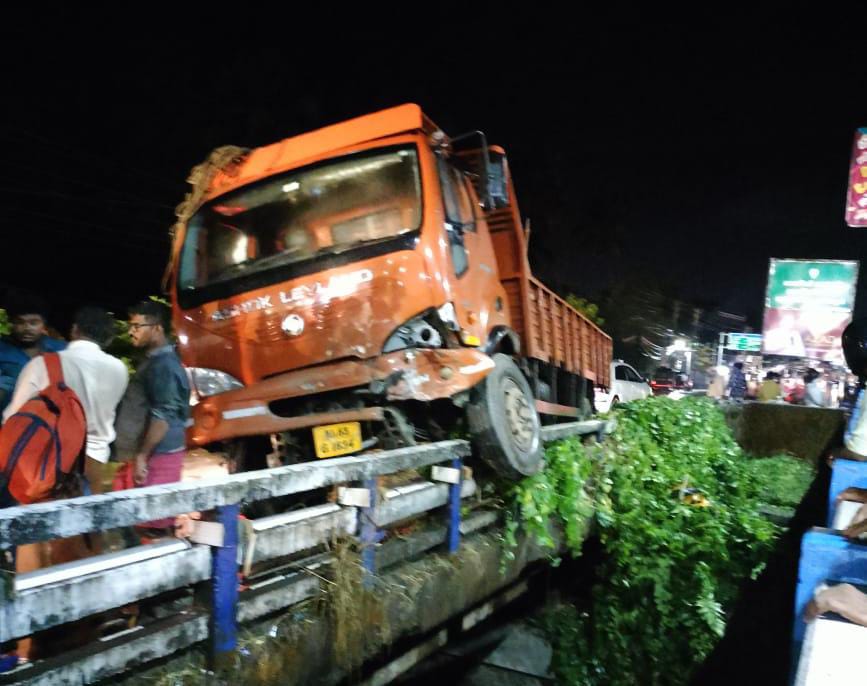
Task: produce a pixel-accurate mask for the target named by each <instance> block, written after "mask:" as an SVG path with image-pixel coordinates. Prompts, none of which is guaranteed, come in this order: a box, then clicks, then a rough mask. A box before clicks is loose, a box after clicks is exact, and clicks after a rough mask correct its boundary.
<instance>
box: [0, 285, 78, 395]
mask: <svg viewBox="0 0 867 686" xmlns="http://www.w3.org/2000/svg"><path fill="white" fill-rule="evenodd" d="M46 309H47V308H46V307H45V303H44V302H43V301H42V299H41V298H37V297H35V296H24V295H21V296H19V297H17V298H15V299H13V300H12V301H11V302H10V303H8V306H7V309H6V314H7V315H8V317H9V324H10V328H11V333H10V334H9V335H8V336H3V338H2V339H0V412H2V411H3V410H4V409H5V408H6V405H8V404H9V401H10V400H11V399H12V391H14V390H15V382H16V381H18V375H19V374H20V373H21V369H22V368H23V367H24V365H25V364H27V363H28V362H30V360H31V359H32V358H34V357H36V356H37V355H41V354H42V353H47V352H59V351H60V350H63V349H64V348H66V342H65V341H61V340H58V339H56V338H50V337H49V336H48V334H47V332H46V328H45V312H46Z"/></svg>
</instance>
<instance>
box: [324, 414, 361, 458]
mask: <svg viewBox="0 0 867 686" xmlns="http://www.w3.org/2000/svg"><path fill="white" fill-rule="evenodd" d="M313 445H314V446H315V448H316V457H319V458H323V457H337V456H338V455H347V454H348V453H355V452H358V451H359V450H361V423H360V422H343V423H342V424H328V425H326V426H317V427H314V429H313Z"/></svg>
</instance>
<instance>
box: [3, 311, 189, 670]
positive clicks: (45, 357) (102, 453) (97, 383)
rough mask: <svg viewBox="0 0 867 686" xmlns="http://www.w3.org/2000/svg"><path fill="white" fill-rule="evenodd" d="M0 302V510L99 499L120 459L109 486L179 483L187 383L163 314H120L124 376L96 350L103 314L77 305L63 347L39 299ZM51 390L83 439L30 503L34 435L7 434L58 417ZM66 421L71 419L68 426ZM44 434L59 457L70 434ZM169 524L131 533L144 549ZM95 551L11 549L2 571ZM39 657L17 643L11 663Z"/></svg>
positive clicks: (108, 321)
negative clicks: (4, 326) (131, 353)
mask: <svg viewBox="0 0 867 686" xmlns="http://www.w3.org/2000/svg"><path fill="white" fill-rule="evenodd" d="M5 305H6V313H7V317H8V321H9V329H10V331H9V333H8V335H5V336H3V337H2V340H0V410H2V421H3V424H2V427H0V446H5V445H7V444H8V443H9V440H7V441H6V442H5V443H4V439H8V438H9V436H12V437H14V439H15V441H14V446H15V448H14V449H13V450H5V449H4V450H3V451H2V453H0V507H4V506H6V507H8V506H10V505H16V504H29V503H31V502H40V501H44V500H47V499H56V498H61V497H70V496H75V495H81V494H83V493H88V492H89V493H102V492H104V490H105V488H106V486H107V485H108V484H107V481H108V479H109V477H110V475H109V473H108V472H107V468H106V466H107V464H108V463H109V461H110V460H116V461H119V462H121V466H120V468H119V469H117V470H116V475H115V477H114V479H113V482H112V484H111V487H113V488H129V487H137V486H149V485H154V484H165V483H172V482H176V481H180V479H181V469H182V465H183V460H184V456H185V429H186V422H187V418H188V414H189V399H190V384H189V381H188V377H187V373H186V371H185V369H184V367H183V366H182V364H181V361H180V358H179V357H178V355H177V353H176V351H175V348H174V346H173V345H172V342H171V331H170V317H169V310H168V308H167V307H165V306H164V305H162V304H160V303H158V302H155V301H144V302H142V303H139V304H137V305H135V306H134V307H132V308H131V309H130V311H129V321H128V330H129V337H130V340H131V342H132V345H133V346H134V347H135V348H136V349H137V350H138V351H139V352H140V353H141V360H140V361H139V363H138V364H137V366H136V368H135V370H134V371H133V372H132V374H130V372H129V371H128V368H127V365H126V364H125V363H124V362H123V361H122V360H120V359H118V358H117V357H114V356H112V355H110V354H108V353H107V352H105V348H106V347H107V346H108V345H109V344H110V343H111V341H112V339H113V338H114V336H115V334H116V331H117V326H116V322H115V319H114V317H112V315H111V314H110V313H109V312H107V311H106V310H105V309H103V308H100V307H93V306H85V307H81V308H80V309H79V310H78V311H76V312H75V315H74V317H73V323H72V327H71V330H70V332H69V338H68V340H63V339H61V338H60V337H56V336H51V335H49V333H48V322H47V314H46V307H45V304H44V303H43V302H42V301H41V299H39V298H37V297H33V296H22V295H19V296H17V297H16V298H14V299H13V300H11V301H10V302H8V303H5ZM58 362H59V364H57V363H58ZM53 387H56V388H59V389H61V390H62V392H63V393H65V394H66V395H65V396H64V397H65V398H69V397H71V398H74V399H75V400H76V401H77V403H78V404H80V410H81V411H83V416H81V415H77V416H80V421H81V422H82V424H84V426H82V427H81V434H82V435H83V436H84V439H83V440H82V441H81V449H80V451H79V452H78V454H77V455H75V459H76V463H75V466H74V468H73V469H70V470H66V471H64V472H63V473H58V474H54V475H53V476H52V478H54V477H56V479H57V481H56V483H53V485H52V488H51V489H50V491H49V492H47V493H42V495H41V496H39V497H34V496H33V494H34V493H40V492H41V491H40V489H39V488H37V487H35V486H34V485H33V484H32V483H30V484H29V487H28V485H27V483H28V482H27V478H28V477H27V474H28V472H27V467H28V465H27V461H28V459H30V455H29V453H28V452H27V449H28V445H27V443H28V441H30V440H33V436H34V435H35V433H36V432H35V431H30V432H27V431H25V432H23V433H21V434H18V433H16V431H17V429H18V427H20V426H22V423H23V422H32V421H34V420H33V418H34V417H36V418H37V419H39V420H40V422H44V420H42V419H40V418H39V417H38V416H37V414H38V412H36V410H34V409H33V408H34V407H36V408H38V409H39V408H42V407H44V406H47V407H48V409H49V410H50V411H52V412H55V414H56V415H58V416H59V414H60V413H63V412H65V411H66V410H65V408H63V407H61V408H57V407H53V408H52V407H51V405H56V404H57V403H56V397H57V396H56V395H55V396H52V395H51V392H50V389H51V388H53ZM71 394H74V395H71ZM52 397H54V398H55V400H52ZM73 405H75V402H73ZM74 420H75V416H73V417H72V419H71V420H70V421H71V422H72V423H74ZM54 430H55V432H56V435H55V438H56V439H57V443H58V446H57V448H58V454H59V449H60V445H59V444H60V442H61V441H62V440H63V439H64V438H67V437H69V436H73V435H74V427H71V425H70V424H69V423H67V424H63V423H62V422H61V423H58V425H57V427H55V428H54ZM64 432H68V433H66V434H65V433H64ZM4 433H7V436H3V434H4ZM76 450H77V448H76ZM44 471H45V470H44V468H43V472H44ZM43 478H44V477H43ZM49 483H50V481H49ZM22 484H24V485H22ZM37 486H38V484H37ZM173 527H174V520H173V519H166V520H158V521H153V522H144V523H142V524H140V525H138V526H137V527H136V536H137V538H138V539H139V540H140V541H141V542H149V541H153V540H156V539H159V538H161V537H165V536H171V535H173ZM102 550H103V541H102V540H101V537H100V535H95V534H90V535H88V536H79V537H74V538H70V539H62V540H54V541H46V542H41V543H35V544H30V545H22V546H18V548H17V549H16V550H15V551H14V554H13V556H12V557H13V559H11V560H7V564H9V565H14V569H15V571H16V573H25V572H30V571H34V570H37V569H40V568H42V567H46V566H50V565H54V564H59V563H62V562H69V561H72V560H76V559H81V558H84V557H88V556H91V555H96V554H99V553H101V552H102ZM5 648H6V650H7V651H8V650H10V649H12V650H14V649H15V648H14V647H13V646H5ZM39 652H40V647H39V645H38V643H37V644H34V643H33V641H32V640H31V639H25V640H22V641H19V642H18V645H17V658H18V659H19V660H26V659H28V658H33V657H34V655H35V654H38V653H39Z"/></svg>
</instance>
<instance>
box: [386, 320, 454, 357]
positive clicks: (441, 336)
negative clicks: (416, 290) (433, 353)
mask: <svg viewBox="0 0 867 686" xmlns="http://www.w3.org/2000/svg"><path fill="white" fill-rule="evenodd" d="M446 336H447V332H446V329H445V327H444V326H443V322H442V320H441V319H440V317H439V315H438V313H437V311H436V310H433V309H431V310H427V311H426V312H423V313H422V314H420V315H418V316H416V317H413V318H412V319H410V320H409V321H407V322H404V323H403V324H401V325H400V326H399V327H397V328H396V329H395V330H394V331H393V332H392V334H391V336H389V337H388V339H387V340H386V341H385V345H383V346H382V352H384V353H392V352H394V351H395V350H405V349H406V348H446V347H448V346H447V345H446Z"/></svg>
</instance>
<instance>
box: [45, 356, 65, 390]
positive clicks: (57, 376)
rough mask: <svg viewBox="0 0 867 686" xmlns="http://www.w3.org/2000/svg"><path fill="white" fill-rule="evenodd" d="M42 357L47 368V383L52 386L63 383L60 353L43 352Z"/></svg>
mask: <svg viewBox="0 0 867 686" xmlns="http://www.w3.org/2000/svg"><path fill="white" fill-rule="evenodd" d="M42 359H43V360H45V368H46V369H47V370H48V383H49V384H51V385H52V386H53V385H54V384H58V383H63V365H61V364H60V355H58V354H57V353H43V354H42Z"/></svg>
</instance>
